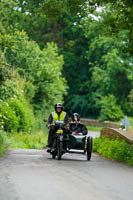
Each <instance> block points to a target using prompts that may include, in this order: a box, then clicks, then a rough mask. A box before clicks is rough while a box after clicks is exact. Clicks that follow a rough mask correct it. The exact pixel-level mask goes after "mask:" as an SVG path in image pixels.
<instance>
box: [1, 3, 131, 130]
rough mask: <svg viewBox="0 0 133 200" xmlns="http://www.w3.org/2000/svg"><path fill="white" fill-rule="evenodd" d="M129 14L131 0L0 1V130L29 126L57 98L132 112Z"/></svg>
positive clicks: (91, 114)
mask: <svg viewBox="0 0 133 200" xmlns="http://www.w3.org/2000/svg"><path fill="white" fill-rule="evenodd" d="M132 13H133V1H131V0H117V1H115V0H86V1H85V0H25V1H23V0H10V1H9V0H1V1H0V57H1V59H0V127H1V129H3V130H5V131H7V132H12V131H15V132H20V131H23V132H31V130H32V128H33V127H37V126H39V123H38V121H39V120H40V119H44V118H47V116H48V114H49V112H51V111H52V110H53V108H54V104H55V103H56V102H62V103H64V109H65V110H66V111H67V112H68V113H69V115H71V114H72V112H79V114H80V115H81V117H86V118H97V119H101V120H112V121H118V120H120V119H121V118H122V117H123V116H124V115H127V116H133V15H132Z"/></svg>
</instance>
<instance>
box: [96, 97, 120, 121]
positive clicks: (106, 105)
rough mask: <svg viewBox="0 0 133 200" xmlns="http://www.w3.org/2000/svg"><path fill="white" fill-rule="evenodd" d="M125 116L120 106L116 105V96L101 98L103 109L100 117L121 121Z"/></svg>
mask: <svg viewBox="0 0 133 200" xmlns="http://www.w3.org/2000/svg"><path fill="white" fill-rule="evenodd" d="M123 116H124V114H123V112H122V111H121V108H120V106H118V105H116V98H115V97H114V96H113V95H111V94H110V95H108V96H105V97H102V98H101V111H100V116H99V119H101V120H103V121H105V120H110V121H119V120H120V119H121V118H122V117H123Z"/></svg>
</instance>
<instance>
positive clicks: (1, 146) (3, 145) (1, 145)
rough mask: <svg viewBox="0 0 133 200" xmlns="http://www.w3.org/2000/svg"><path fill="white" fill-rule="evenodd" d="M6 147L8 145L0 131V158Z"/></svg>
mask: <svg viewBox="0 0 133 200" xmlns="http://www.w3.org/2000/svg"><path fill="white" fill-rule="evenodd" d="M7 146H8V143H7V141H6V139H5V136H4V132H3V131H1V130H0V157H1V156H2V155H3V154H4V151H5V149H6V147H7Z"/></svg>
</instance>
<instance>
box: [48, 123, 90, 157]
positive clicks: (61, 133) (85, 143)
mask: <svg viewBox="0 0 133 200" xmlns="http://www.w3.org/2000/svg"><path fill="white" fill-rule="evenodd" d="M55 125H56V127H58V128H57V131H56V133H55V134H54V138H53V144H52V148H51V151H50V154H51V155H52V158H53V159H55V158H56V157H57V159H58V160H61V158H62V155H63V154H65V153H77V154H84V155H86V157H87V160H88V161H89V160H90V159H91V154H92V144H93V139H92V137H91V136H87V135H83V134H82V133H75V132H72V134H66V133H65V129H64V123H63V122H61V121H56V124H55ZM79 150H80V151H79Z"/></svg>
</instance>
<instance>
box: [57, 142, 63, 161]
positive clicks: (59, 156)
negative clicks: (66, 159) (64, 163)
mask: <svg viewBox="0 0 133 200" xmlns="http://www.w3.org/2000/svg"><path fill="white" fill-rule="evenodd" d="M62 150H63V143H62V141H58V147H57V159H58V160H61V156H62Z"/></svg>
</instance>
